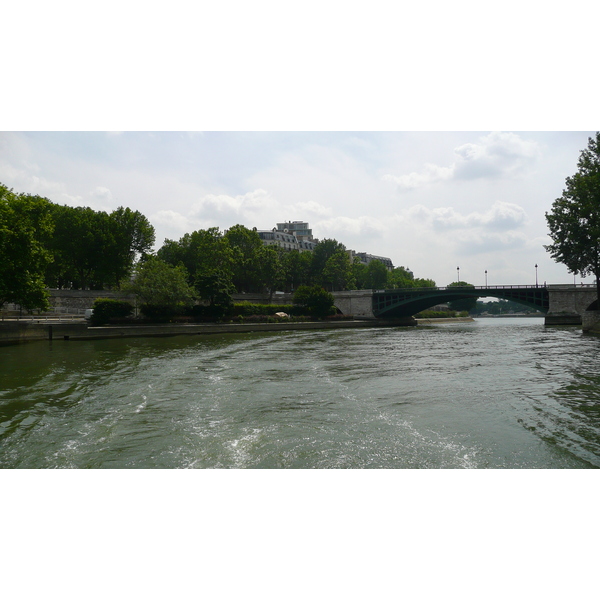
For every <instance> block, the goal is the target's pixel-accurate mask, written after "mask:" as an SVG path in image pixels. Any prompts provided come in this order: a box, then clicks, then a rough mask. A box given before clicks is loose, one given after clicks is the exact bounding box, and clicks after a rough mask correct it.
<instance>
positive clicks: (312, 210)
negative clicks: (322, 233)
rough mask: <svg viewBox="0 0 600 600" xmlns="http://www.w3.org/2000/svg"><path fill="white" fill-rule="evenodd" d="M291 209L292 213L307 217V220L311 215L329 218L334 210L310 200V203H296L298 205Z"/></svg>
mask: <svg viewBox="0 0 600 600" xmlns="http://www.w3.org/2000/svg"><path fill="white" fill-rule="evenodd" d="M289 208H290V209H291V210H292V211H295V212H298V213H301V214H303V215H306V217H305V218H308V217H310V216H311V215H315V216H320V217H328V216H331V214H332V213H333V209H332V208H331V207H328V206H323V205H322V204H319V203H318V202H315V201H314V200H309V201H308V202H296V204H292V205H290V207H289Z"/></svg>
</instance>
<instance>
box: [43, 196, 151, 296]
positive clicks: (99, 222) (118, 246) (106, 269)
mask: <svg viewBox="0 0 600 600" xmlns="http://www.w3.org/2000/svg"><path fill="white" fill-rule="evenodd" d="M52 218H53V220H54V235H53V236H52V238H51V239H50V240H49V242H48V247H49V249H50V251H51V252H52V254H53V256H54V262H53V264H52V265H51V266H50V268H49V269H48V270H47V272H46V281H47V283H48V284H49V285H53V286H56V287H59V288H62V287H74V288H85V287H90V288H92V289H103V288H104V287H117V286H118V285H119V283H120V281H121V280H122V279H125V278H127V277H129V275H130V274H131V272H132V270H133V266H134V263H135V260H136V258H137V257H138V256H142V257H143V256H145V255H146V254H147V253H148V252H149V251H150V249H151V247H152V245H153V244H154V227H152V225H151V224H150V222H149V221H148V219H147V218H146V217H145V216H144V215H142V214H141V213H140V212H139V211H132V210H131V209H129V208H123V207H122V206H121V207H119V208H118V209H117V210H115V211H113V212H112V213H110V214H108V213H106V212H104V211H95V210H93V209H92V208H89V207H83V206H76V207H73V206H60V205H57V204H52Z"/></svg>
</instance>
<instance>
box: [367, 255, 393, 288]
mask: <svg viewBox="0 0 600 600" xmlns="http://www.w3.org/2000/svg"><path fill="white" fill-rule="evenodd" d="M387 278H388V270H387V268H386V266H385V265H384V264H383V263H382V262H381V261H380V260H372V261H371V262H370V263H369V264H368V265H367V277H366V282H365V288H366V289H370V290H377V289H382V288H385V287H386V284H387Z"/></svg>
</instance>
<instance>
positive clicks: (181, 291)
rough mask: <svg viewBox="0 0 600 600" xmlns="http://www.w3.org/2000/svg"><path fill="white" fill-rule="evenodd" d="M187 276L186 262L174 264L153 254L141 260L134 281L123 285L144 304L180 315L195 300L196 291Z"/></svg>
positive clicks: (125, 289) (124, 288)
mask: <svg viewBox="0 0 600 600" xmlns="http://www.w3.org/2000/svg"><path fill="white" fill-rule="evenodd" d="M187 279H188V274H187V271H186V270H185V267H183V266H182V265H179V266H177V267H174V266H172V265H170V264H168V263H166V262H165V261H164V260H161V259H160V258H157V257H155V256H151V257H149V258H148V259H147V260H145V261H141V262H139V263H138V265H137V267H136V269H135V274H134V278H133V281H131V282H128V283H126V284H124V285H123V286H122V287H123V290H124V291H125V292H129V293H132V294H135V295H136V296H137V298H138V299H139V301H140V302H141V303H142V304H143V305H146V306H150V307H154V308H160V309H161V312H164V313H172V314H176V313H177V312H180V311H181V310H182V309H183V308H185V307H187V306H191V305H192V304H193V302H194V298H195V291H194V289H193V288H192V287H191V286H190V285H189V284H188V281H187ZM146 312H147V311H146Z"/></svg>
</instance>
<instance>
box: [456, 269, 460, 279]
mask: <svg viewBox="0 0 600 600" xmlns="http://www.w3.org/2000/svg"><path fill="white" fill-rule="evenodd" d="M456 281H457V282H458V283H460V267H456Z"/></svg>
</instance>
